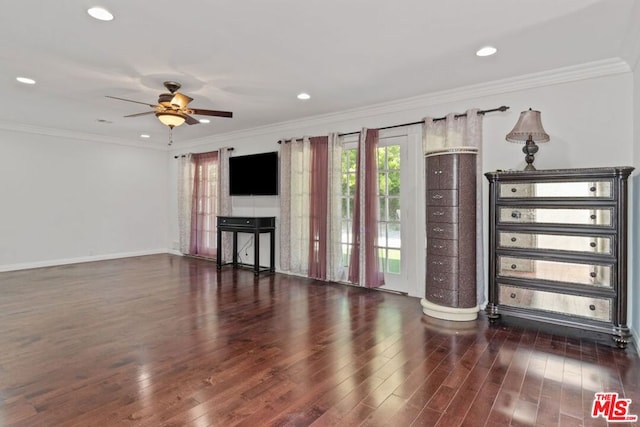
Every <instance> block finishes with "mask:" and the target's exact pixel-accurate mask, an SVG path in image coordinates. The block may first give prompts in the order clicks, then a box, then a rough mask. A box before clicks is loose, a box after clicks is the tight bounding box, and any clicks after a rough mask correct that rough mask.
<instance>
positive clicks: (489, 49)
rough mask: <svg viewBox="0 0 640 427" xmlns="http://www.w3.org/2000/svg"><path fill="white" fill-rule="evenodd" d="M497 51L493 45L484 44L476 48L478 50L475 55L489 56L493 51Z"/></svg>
mask: <svg viewBox="0 0 640 427" xmlns="http://www.w3.org/2000/svg"><path fill="white" fill-rule="evenodd" d="M497 51H498V49H496V48H495V47H493V46H485V47H483V48H480V49H478V51H477V52H476V55H478V56H491V55H493V54H494V53H496V52H497Z"/></svg>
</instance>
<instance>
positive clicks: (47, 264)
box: [0, 248, 182, 272]
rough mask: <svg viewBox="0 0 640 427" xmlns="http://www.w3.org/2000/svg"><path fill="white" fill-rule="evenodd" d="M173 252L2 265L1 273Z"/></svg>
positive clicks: (156, 251)
mask: <svg viewBox="0 0 640 427" xmlns="http://www.w3.org/2000/svg"><path fill="white" fill-rule="evenodd" d="M173 252H174V251H169V250H167V249H166V248H162V249H151V250H147V251H136V252H120V253H116V254H105V255H92V256H88V257H79V258H65V259H52V260H46V261H34V262H25V263H21V264H8V265H0V272H5V271H17V270H28V269H31V268H42V267H55V266H58V265H67V264H80V263H83V262H92V261H106V260H110V259H118V258H130V257H136V256H144V255H156V254H166V253H173ZM176 255H182V254H180V253H179V252H176Z"/></svg>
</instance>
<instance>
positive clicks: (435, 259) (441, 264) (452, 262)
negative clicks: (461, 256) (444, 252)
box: [427, 255, 458, 273]
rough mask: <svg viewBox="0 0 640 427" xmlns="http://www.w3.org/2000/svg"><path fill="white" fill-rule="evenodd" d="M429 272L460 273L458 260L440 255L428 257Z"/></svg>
mask: <svg viewBox="0 0 640 427" xmlns="http://www.w3.org/2000/svg"><path fill="white" fill-rule="evenodd" d="M427 271H428V272H437V273H450V272H452V271H458V258H457V257H451V256H440V255H431V256H428V257H427Z"/></svg>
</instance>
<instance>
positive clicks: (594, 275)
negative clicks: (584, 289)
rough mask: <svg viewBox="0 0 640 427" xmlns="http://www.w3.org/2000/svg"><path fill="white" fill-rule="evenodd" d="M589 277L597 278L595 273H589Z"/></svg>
mask: <svg viewBox="0 0 640 427" xmlns="http://www.w3.org/2000/svg"><path fill="white" fill-rule="evenodd" d="M589 276H591V277H596V276H597V274H596V272H595V271H592V272H591V273H589Z"/></svg>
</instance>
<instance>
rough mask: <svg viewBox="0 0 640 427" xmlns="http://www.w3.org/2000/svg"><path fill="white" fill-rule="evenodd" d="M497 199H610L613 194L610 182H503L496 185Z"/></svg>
mask: <svg viewBox="0 0 640 427" xmlns="http://www.w3.org/2000/svg"><path fill="white" fill-rule="evenodd" d="M498 197H500V198H503V199H521V198H536V199H544V198H585V197H586V198H600V199H611V198H612V197H613V192H612V182H611V181H610V180H603V181H592V182H588V181H570V182H537V183H532V182H504V183H498Z"/></svg>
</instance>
